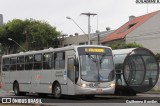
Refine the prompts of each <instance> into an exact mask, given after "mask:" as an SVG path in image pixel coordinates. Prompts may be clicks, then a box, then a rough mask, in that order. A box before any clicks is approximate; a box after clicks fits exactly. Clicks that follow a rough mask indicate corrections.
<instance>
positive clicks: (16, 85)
mask: <svg viewBox="0 0 160 106" xmlns="http://www.w3.org/2000/svg"><path fill="white" fill-rule="evenodd" d="M13 90H14V94H15V95H16V96H19V95H20V91H19V84H18V83H17V82H16V83H15V84H14V85H13Z"/></svg>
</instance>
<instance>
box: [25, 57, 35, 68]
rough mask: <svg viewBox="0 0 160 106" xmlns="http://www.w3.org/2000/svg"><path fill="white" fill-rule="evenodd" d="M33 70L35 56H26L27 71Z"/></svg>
mask: <svg viewBox="0 0 160 106" xmlns="http://www.w3.org/2000/svg"><path fill="white" fill-rule="evenodd" d="M32 69H33V55H28V56H25V70H32Z"/></svg>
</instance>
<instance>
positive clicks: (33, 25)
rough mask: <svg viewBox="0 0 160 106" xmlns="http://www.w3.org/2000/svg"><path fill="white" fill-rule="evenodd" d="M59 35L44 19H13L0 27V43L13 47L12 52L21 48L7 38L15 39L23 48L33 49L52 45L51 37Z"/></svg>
mask: <svg viewBox="0 0 160 106" xmlns="http://www.w3.org/2000/svg"><path fill="white" fill-rule="evenodd" d="M59 35H60V32H58V31H56V28H55V27H52V26H51V25H49V24H48V23H47V22H45V21H39V20H34V19H26V20H20V19H13V20H12V21H9V22H8V23H6V24H5V25H3V26H2V27H0V43H1V44H2V46H3V47H6V48H7V47H8V48H10V49H13V50H14V52H17V51H18V50H19V51H21V48H20V47H19V46H18V45H17V44H15V43H14V42H13V41H9V40H8V38H11V39H13V40H15V41H16V42H17V43H18V44H20V45H22V46H23V47H24V48H26V49H28V48H29V50H30V49H33V43H34V48H35V49H40V48H45V47H48V46H52V45H53V39H55V38H56V37H57V36H59Z"/></svg>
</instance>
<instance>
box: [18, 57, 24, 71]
mask: <svg viewBox="0 0 160 106" xmlns="http://www.w3.org/2000/svg"><path fill="white" fill-rule="evenodd" d="M17 70H18V71H22V70H24V56H20V57H17Z"/></svg>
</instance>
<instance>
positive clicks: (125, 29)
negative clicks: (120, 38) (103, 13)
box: [117, 23, 137, 34]
mask: <svg viewBox="0 0 160 106" xmlns="http://www.w3.org/2000/svg"><path fill="white" fill-rule="evenodd" d="M136 24H137V23H133V24H130V25H128V26H127V27H125V28H124V29H122V30H121V31H119V32H118V33H117V34H119V33H123V32H126V31H127V30H128V29H130V28H132V27H133V26H135V25H136Z"/></svg>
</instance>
